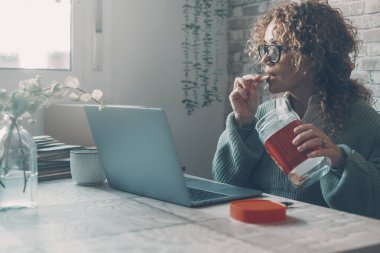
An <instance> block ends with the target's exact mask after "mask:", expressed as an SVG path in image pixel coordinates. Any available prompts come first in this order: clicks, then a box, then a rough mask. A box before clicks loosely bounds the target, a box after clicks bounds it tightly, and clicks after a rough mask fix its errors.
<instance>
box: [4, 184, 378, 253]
mask: <svg viewBox="0 0 380 253" xmlns="http://www.w3.org/2000/svg"><path fill="white" fill-rule="evenodd" d="M38 194H39V196H38V199H39V201H38V207H37V208H35V209H20V210H10V211H5V212H0V252H6V253H12V252H17V253H18V252H20V253H21V252H22V253H24V252H33V253H34V252H37V253H38V252H43V253H45V252H46V253H48V252H49V253H50V252H155V253H156V252H233V253H243V252H250V253H253V252H254V253H260V252H282V253H283V252H288V253H294V252H302V253H305V252H324V253H325V252H337V251H348V252H380V220H375V219H369V218H365V217H361V216H357V215H352V214H348V213H345V212H339V211H335V210H332V209H327V208H322V207H318V206H314V205H310V204H306V203H302V202H296V201H292V202H294V205H293V206H291V207H290V208H288V210H287V215H288V218H287V220H286V221H285V222H280V223H273V224H266V225H255V224H246V223H242V222H239V221H236V220H234V219H232V218H231V217H230V216H229V205H228V203H225V204H219V205H213V206H208V207H202V208H185V207H182V206H177V205H174V204H169V203H165V202H161V201H157V200H153V199H148V198H144V197H140V196H136V195H132V194H129V193H125V192H120V191H116V190H113V189H111V188H110V187H109V186H108V184H107V183H104V184H103V185H100V186H97V187H83V186H78V185H75V184H74V183H73V182H72V181H71V179H64V180H55V181H49V182H43V183H40V184H39V189H38ZM263 197H264V198H266V199H272V200H275V201H281V200H285V199H282V198H278V197H275V196H269V195H264V196H263Z"/></svg>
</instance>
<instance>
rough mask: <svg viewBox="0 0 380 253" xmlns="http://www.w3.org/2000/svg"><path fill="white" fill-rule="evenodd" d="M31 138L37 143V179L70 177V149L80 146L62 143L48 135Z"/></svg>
mask: <svg viewBox="0 0 380 253" xmlns="http://www.w3.org/2000/svg"><path fill="white" fill-rule="evenodd" d="M33 138H34V141H35V142H36V144H37V165H38V180H39V181H43V180H50V179H58V178H68V177H71V173H70V151H71V150H72V149H76V148H81V146H78V145H68V144H65V143H62V142H61V141H59V140H57V139H55V138H53V137H51V136H49V135H43V136H34V137H33Z"/></svg>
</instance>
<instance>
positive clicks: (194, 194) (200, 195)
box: [187, 187, 228, 201]
mask: <svg viewBox="0 0 380 253" xmlns="http://www.w3.org/2000/svg"><path fill="white" fill-rule="evenodd" d="M187 188H188V189H189V194H190V199H191V200H193V201H200V200H205V199H214V198H220V197H225V196H228V195H225V194H220V193H215V192H210V191H205V190H201V189H196V188H191V187H187Z"/></svg>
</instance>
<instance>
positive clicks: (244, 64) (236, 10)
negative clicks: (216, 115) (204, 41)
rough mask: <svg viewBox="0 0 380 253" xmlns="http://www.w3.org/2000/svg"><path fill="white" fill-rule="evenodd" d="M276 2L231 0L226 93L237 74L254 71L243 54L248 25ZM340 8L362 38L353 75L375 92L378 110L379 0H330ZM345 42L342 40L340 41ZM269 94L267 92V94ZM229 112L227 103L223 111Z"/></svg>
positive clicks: (379, 105) (379, 103)
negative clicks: (227, 85)
mask: <svg viewBox="0 0 380 253" xmlns="http://www.w3.org/2000/svg"><path fill="white" fill-rule="evenodd" d="M271 2H276V1H265V0H264V1H257V0H231V1H230V3H231V15H230V17H229V19H228V28H227V29H228V32H227V34H228V46H229V49H228V83H229V84H230V85H229V87H228V93H229V91H231V89H232V86H231V85H232V84H233V80H234V79H235V77H236V76H242V75H244V74H248V73H255V72H256V71H257V67H256V66H255V65H254V64H252V62H250V60H249V59H248V57H247V55H246V54H245V53H244V48H245V45H246V41H247V40H248V39H249V36H250V28H251V27H252V23H253V22H254V21H255V20H256V18H257V17H258V16H259V15H261V14H263V13H264V12H265V10H266V9H267V7H268V6H269V4H270V3H271ZM329 3H330V4H331V5H332V6H333V7H335V8H340V9H341V10H342V12H343V14H344V16H345V17H346V18H348V19H350V20H352V21H353V22H354V24H355V25H356V26H357V28H358V32H359V38H360V39H361V40H362V41H363V44H362V47H361V49H360V55H359V57H358V59H357V61H356V68H355V70H354V71H353V73H352V77H353V78H359V79H361V80H362V82H363V83H365V84H366V85H367V86H368V87H369V88H371V89H372V90H373V91H374V95H375V98H376V99H377V101H378V102H377V103H376V105H375V106H376V108H378V109H379V110H380V99H379V98H380V1H378V0H366V1H361V0H330V1H329ZM342 43H344V42H342ZM266 95H268V94H266ZM230 111H231V108H230V107H229V105H227V106H226V111H225V113H226V114H227V113H228V112H230Z"/></svg>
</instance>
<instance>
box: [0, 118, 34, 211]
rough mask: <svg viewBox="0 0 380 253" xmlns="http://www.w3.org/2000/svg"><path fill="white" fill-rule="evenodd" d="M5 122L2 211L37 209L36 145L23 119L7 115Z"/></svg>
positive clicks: (0, 157)
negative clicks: (26, 208) (23, 123)
mask: <svg viewBox="0 0 380 253" xmlns="http://www.w3.org/2000/svg"><path fill="white" fill-rule="evenodd" d="M1 123H2V128H1V129H0V210H5V209H13V208H23V207H36V205H37V196H36V195H37V184H38V178H37V176H38V173H37V148H36V143H35V142H34V140H33V137H32V135H31V134H30V133H29V132H28V131H27V130H25V129H24V127H23V126H22V120H21V119H20V118H14V117H13V116H12V115H5V116H4V120H3V121H2V122H1Z"/></svg>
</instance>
